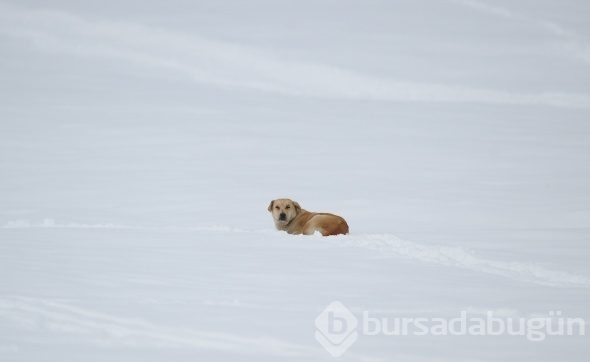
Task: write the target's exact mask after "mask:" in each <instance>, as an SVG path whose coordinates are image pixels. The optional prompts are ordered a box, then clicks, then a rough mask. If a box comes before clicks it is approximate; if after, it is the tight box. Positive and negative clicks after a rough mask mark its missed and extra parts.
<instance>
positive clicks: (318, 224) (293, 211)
mask: <svg viewBox="0 0 590 362" xmlns="http://www.w3.org/2000/svg"><path fill="white" fill-rule="evenodd" d="M268 211H270V212H271V213H272V218H273V220H274V222H275V226H276V228H277V230H283V231H286V232H288V233H289V234H295V235H298V234H303V235H313V234H314V233H315V232H316V231H318V232H320V233H321V234H322V235H323V236H330V235H339V234H348V224H347V223H346V220H344V219H343V218H341V217H340V216H338V215H334V214H328V213H323V212H309V211H307V210H304V209H302V208H301V206H299V204H298V203H297V202H295V201H293V200H290V199H276V200H272V201H271V202H270V205H268Z"/></svg>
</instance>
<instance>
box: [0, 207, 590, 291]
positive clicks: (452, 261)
mask: <svg viewBox="0 0 590 362" xmlns="http://www.w3.org/2000/svg"><path fill="white" fill-rule="evenodd" d="M26 228H48V229H51V228H57V229H114V230H139V231H141V230H145V231H195V232H216V233H250V234H261V235H262V234H267V235H268V234H270V233H271V231H269V230H244V229H239V228H233V227H229V226H223V225H211V226H194V227H192V226H155V227H148V226H132V225H117V224H110V223H106V224H79V223H57V222H55V221H54V220H53V219H45V220H44V221H43V222H41V223H31V222H29V221H23V220H18V221H10V222H7V223H6V224H5V225H4V226H2V229H26ZM318 239H319V240H325V241H326V242H328V243H330V244H332V245H335V246H337V247H347V248H362V249H368V250H372V251H375V252H377V253H378V254H380V255H381V256H383V257H398V258H404V259H408V260H414V261H419V262H424V263H431V264H437V265H443V266H447V267H457V268H463V269H467V270H471V271H474V272H479V273H486V274H492V275H497V276H502V277H506V278H509V279H513V280H516V281H520V282H527V283H533V284H538V285H543V286H550V287H565V288H590V278H588V277H587V276H584V275H577V274H573V273H570V272H566V271H560V270H552V269H548V268H545V267H543V266H541V265H538V264H535V263H532V262H519V261H508V262H507V261H499V260H492V259H485V258H483V257H480V256H477V255H476V254H475V253H474V252H472V251H469V250H466V249H465V248H462V247H456V246H447V245H425V244H419V243H415V242H412V241H407V240H402V239H400V238H398V237H396V236H395V235H391V234H374V235H373V234H358V235H355V234H352V235H347V236H336V237H330V238H327V239H324V238H320V237H318Z"/></svg>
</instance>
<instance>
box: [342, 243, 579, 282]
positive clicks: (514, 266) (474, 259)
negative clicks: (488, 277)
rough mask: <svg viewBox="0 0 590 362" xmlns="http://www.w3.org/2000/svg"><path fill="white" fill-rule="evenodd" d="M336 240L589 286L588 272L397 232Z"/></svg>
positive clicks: (513, 275) (483, 269) (525, 278)
mask: <svg viewBox="0 0 590 362" xmlns="http://www.w3.org/2000/svg"><path fill="white" fill-rule="evenodd" d="M333 242H334V243H338V244H340V245H341V246H345V247H355V248H365V249H370V250H376V251H378V252H379V253H380V254H381V255H383V256H386V257H401V258H405V259H410V260H417V261H421V262H426V263H433V264H439V265H444V266H449V267H458V268H464V269H468V270H472V271H475V272H481V273H488V274H494V275H499V276H503V277H507V278H511V279H514V280H517V281H522V282H530V283H534V284H539V285H544V286H552V287H579V288H590V278H588V277H586V276H581V275H576V274H572V273H569V272H565V271H559V270H551V269H547V268H545V267H543V266H541V265H538V264H535V263H531V262H518V261H498V260H491V259H485V258H483V257H480V256H478V255H477V254H475V253H473V252H471V251H468V250H466V249H464V248H461V247H455V246H446V245H423V244H419V243H415V242H411V241H407V240H402V239H400V238H398V237H396V236H394V235H387V234H381V235H379V234H377V235H354V236H350V237H342V238H338V240H337V241H336V240H334V241H333Z"/></svg>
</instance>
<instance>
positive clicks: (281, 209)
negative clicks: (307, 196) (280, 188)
mask: <svg viewBox="0 0 590 362" xmlns="http://www.w3.org/2000/svg"><path fill="white" fill-rule="evenodd" d="M268 211H270V212H271V213H272V217H273V219H274V221H275V224H277V225H283V226H284V225H288V224H289V223H290V222H291V220H293V219H294V218H295V216H297V214H298V213H299V212H300V211H301V206H299V204H298V203H296V202H295V201H293V200H290V199H276V200H272V201H271V202H270V205H268Z"/></svg>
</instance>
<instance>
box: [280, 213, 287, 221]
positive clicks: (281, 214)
mask: <svg viewBox="0 0 590 362" xmlns="http://www.w3.org/2000/svg"><path fill="white" fill-rule="evenodd" d="M285 219H287V214H285V213H284V212H281V213H280V214H279V220H285Z"/></svg>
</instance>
